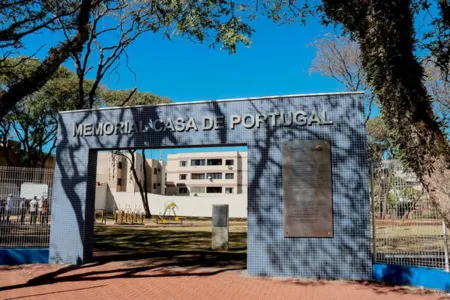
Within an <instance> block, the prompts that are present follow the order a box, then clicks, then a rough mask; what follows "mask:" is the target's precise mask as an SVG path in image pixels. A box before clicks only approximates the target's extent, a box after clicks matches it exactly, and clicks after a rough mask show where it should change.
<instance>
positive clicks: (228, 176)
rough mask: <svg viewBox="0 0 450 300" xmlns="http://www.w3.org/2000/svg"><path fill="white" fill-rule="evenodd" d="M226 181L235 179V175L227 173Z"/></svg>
mask: <svg viewBox="0 0 450 300" xmlns="http://www.w3.org/2000/svg"><path fill="white" fill-rule="evenodd" d="M225 179H234V173H226V174H225Z"/></svg>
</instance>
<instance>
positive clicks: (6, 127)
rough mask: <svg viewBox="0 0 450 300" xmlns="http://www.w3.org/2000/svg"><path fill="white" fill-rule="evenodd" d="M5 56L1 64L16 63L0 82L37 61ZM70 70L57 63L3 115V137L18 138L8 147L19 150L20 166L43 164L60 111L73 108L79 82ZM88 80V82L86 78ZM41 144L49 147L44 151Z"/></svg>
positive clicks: (27, 71)
mask: <svg viewBox="0 0 450 300" xmlns="http://www.w3.org/2000/svg"><path fill="white" fill-rule="evenodd" d="M18 60H20V58H18V59H7V60H5V61H3V65H6V64H8V65H11V66H15V67H14V68H10V70H9V72H8V74H4V75H3V76H2V77H0V84H4V85H9V84H10V83H11V82H15V81H20V80H21V79H22V78H23V77H26V76H28V74H31V73H33V72H35V70H36V69H38V68H39V66H40V63H39V62H38V61H36V60H31V59H28V60H26V61H25V62H22V63H20V64H18V63H17V61H18ZM76 79H77V78H76V76H75V74H74V73H73V72H71V71H70V70H68V69H66V68H64V67H59V68H58V70H57V71H56V73H55V74H54V75H53V76H52V77H51V78H50V79H49V80H48V81H47V83H46V84H45V85H44V86H43V87H42V88H41V89H39V90H38V91H36V92H34V93H32V94H30V95H28V96H26V97H25V98H24V99H22V100H21V101H20V102H19V103H17V104H16V106H15V107H14V108H13V109H12V110H11V111H10V112H9V114H7V115H6V116H5V118H3V119H2V124H3V125H2V126H0V128H2V129H0V132H2V136H3V139H4V140H5V141H6V140H8V139H13V140H17V141H18V142H19V143H20V146H19V147H18V148H17V149H11V150H13V151H15V152H17V153H18V154H19V157H20V163H21V166H24V167H44V165H45V162H46V161H47V159H48V158H50V156H51V155H52V152H53V150H54V148H55V144H56V132H57V125H58V121H57V115H58V112H59V111H64V110H73V109H75V105H76V102H77V97H76V95H77V89H78V83H77V80H76ZM86 84H89V82H86ZM44 148H48V150H47V151H44Z"/></svg>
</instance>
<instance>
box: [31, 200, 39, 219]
mask: <svg viewBox="0 0 450 300" xmlns="http://www.w3.org/2000/svg"><path fill="white" fill-rule="evenodd" d="M37 213H38V201H37V197H36V196H34V197H33V200H31V201H30V215H31V218H30V224H36V219H37Z"/></svg>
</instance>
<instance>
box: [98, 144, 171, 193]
mask: <svg viewBox="0 0 450 300" xmlns="http://www.w3.org/2000/svg"><path fill="white" fill-rule="evenodd" d="M133 156H134V164H135V170H136V175H137V178H138V180H139V182H141V183H142V184H143V183H144V181H145V180H144V178H145V176H144V168H145V170H146V173H147V191H148V192H149V193H153V194H161V195H164V194H165V185H166V166H165V165H166V164H165V162H164V161H158V160H155V159H146V160H145V161H144V158H143V156H142V155H141V154H139V153H137V152H136V153H134V154H133ZM131 159H132V156H131V154H130V153H123V154H121V155H116V154H113V153H112V152H99V153H98V156H97V179H96V181H97V183H99V184H101V183H107V184H108V186H109V188H110V189H111V190H112V191H115V192H139V187H138V184H137V182H136V180H135V178H134V176H133V170H132V169H131Z"/></svg>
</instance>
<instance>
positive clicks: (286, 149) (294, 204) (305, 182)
mask: <svg viewBox="0 0 450 300" xmlns="http://www.w3.org/2000/svg"><path fill="white" fill-rule="evenodd" d="M331 188H332V185H331V147H330V143H329V142H328V141H325V140H308V141H292V142H289V143H284V144H283V191H284V199H283V202H284V236H285V237H333V199H332V190H331Z"/></svg>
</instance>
